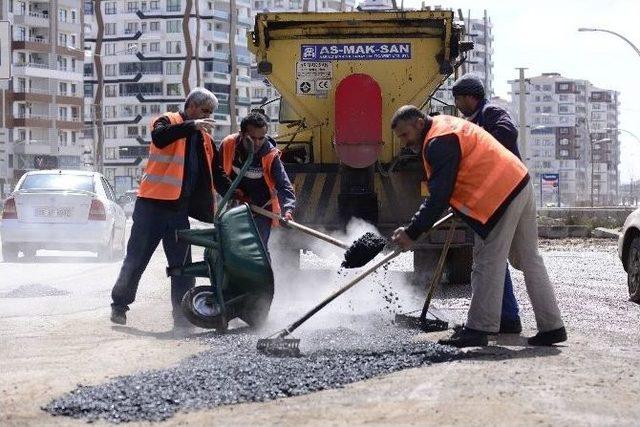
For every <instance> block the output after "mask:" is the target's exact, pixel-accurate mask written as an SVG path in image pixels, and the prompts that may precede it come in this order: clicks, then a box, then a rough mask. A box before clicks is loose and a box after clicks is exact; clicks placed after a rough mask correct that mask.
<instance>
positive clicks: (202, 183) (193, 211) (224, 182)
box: [148, 112, 231, 222]
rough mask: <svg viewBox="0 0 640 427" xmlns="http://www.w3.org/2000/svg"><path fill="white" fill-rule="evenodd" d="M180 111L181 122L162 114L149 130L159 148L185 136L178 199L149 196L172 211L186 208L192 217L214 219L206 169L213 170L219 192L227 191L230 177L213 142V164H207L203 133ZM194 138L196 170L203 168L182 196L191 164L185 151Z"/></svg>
mask: <svg viewBox="0 0 640 427" xmlns="http://www.w3.org/2000/svg"><path fill="white" fill-rule="evenodd" d="M180 114H181V115H182V118H183V119H185V120H184V122H182V123H180V124H175V125H172V124H171V122H170V120H169V118H168V117H166V116H161V117H160V118H159V119H158V120H156V122H155V123H154V125H153V130H152V131H151V143H152V144H153V145H155V146H156V147H158V148H164V147H166V146H168V145H169V144H173V143H174V142H175V141H176V140H178V139H181V138H186V140H187V145H186V147H185V153H186V155H185V160H184V162H185V163H184V174H185V176H183V179H182V186H183V189H182V191H181V192H180V193H181V195H180V198H179V199H178V200H156V199H148V200H152V201H153V202H154V203H156V204H158V205H159V206H162V207H165V208H167V209H171V210H175V211H179V210H182V209H185V210H187V212H188V214H189V216H190V217H192V218H195V219H197V220H200V221H205V222H213V216H214V212H212V209H211V207H212V206H213V194H212V192H211V181H210V180H209V176H208V171H209V170H212V171H213V183H214V186H215V189H216V191H217V192H218V193H220V194H221V195H224V194H226V192H227V190H228V189H229V186H230V185H231V181H230V180H229V178H228V177H227V176H226V175H225V173H224V171H223V169H222V159H221V157H220V154H219V153H218V150H217V149H216V146H215V144H212V145H213V151H214V158H213V164H211V165H210V164H207V161H206V155H205V153H204V145H203V144H204V141H203V138H202V134H201V133H200V131H198V130H197V129H196V126H195V123H194V121H193V120H186V115H185V114H184V113H183V112H181V113H180ZM194 142H195V143H196V152H197V158H198V162H199V163H200V167H199V170H200V171H202V173H200V174H198V180H197V182H196V183H195V185H194V187H193V192H192V193H191V194H190V195H188V196H186V197H185V196H184V193H185V192H184V186H185V183H186V182H187V177H186V175H187V174H188V173H189V170H190V169H189V168H190V167H191V165H190V164H189V155H188V153H189V151H190V149H191V144H193V143H194Z"/></svg>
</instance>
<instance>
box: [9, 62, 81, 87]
mask: <svg viewBox="0 0 640 427" xmlns="http://www.w3.org/2000/svg"><path fill="white" fill-rule="evenodd" d="M12 72H13V74H14V75H16V76H26V77H38V78H43V79H58V80H71V81H78V82H81V81H82V72H80V71H79V68H78V67H76V68H75V69H74V68H72V67H70V66H66V67H65V66H61V65H60V66H57V67H54V66H52V65H50V64H48V63H45V62H14V63H13V69H12Z"/></svg>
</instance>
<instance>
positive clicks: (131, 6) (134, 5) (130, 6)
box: [127, 1, 138, 13]
mask: <svg viewBox="0 0 640 427" xmlns="http://www.w3.org/2000/svg"><path fill="white" fill-rule="evenodd" d="M137 10H138V2H137V1H130V2H128V3H127V12H130V13H132V12H136V11H137Z"/></svg>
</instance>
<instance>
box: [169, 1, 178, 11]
mask: <svg viewBox="0 0 640 427" xmlns="http://www.w3.org/2000/svg"><path fill="white" fill-rule="evenodd" d="M167 12H180V0H167Z"/></svg>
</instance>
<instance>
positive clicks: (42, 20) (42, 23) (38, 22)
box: [13, 11, 50, 28]
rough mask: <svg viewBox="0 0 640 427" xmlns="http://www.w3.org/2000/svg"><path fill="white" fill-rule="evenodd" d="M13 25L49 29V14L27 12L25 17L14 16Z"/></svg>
mask: <svg viewBox="0 0 640 427" xmlns="http://www.w3.org/2000/svg"><path fill="white" fill-rule="evenodd" d="M13 20H14V21H13V23H14V24H15V25H24V26H27V27H40V28H49V22H50V21H49V13H48V12H47V13H45V12H44V11H41V12H40V11H39V12H36V11H32V12H25V14H23V15H13Z"/></svg>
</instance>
